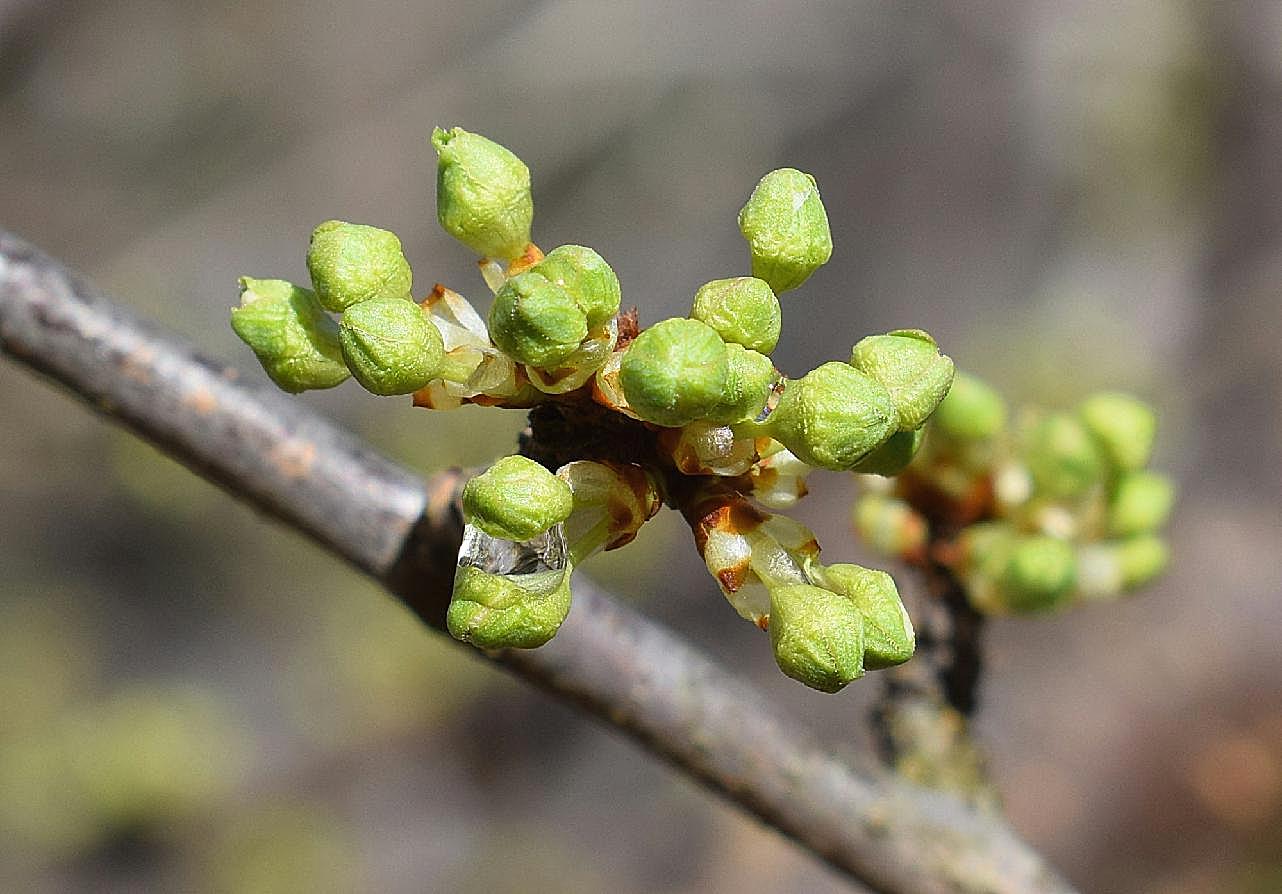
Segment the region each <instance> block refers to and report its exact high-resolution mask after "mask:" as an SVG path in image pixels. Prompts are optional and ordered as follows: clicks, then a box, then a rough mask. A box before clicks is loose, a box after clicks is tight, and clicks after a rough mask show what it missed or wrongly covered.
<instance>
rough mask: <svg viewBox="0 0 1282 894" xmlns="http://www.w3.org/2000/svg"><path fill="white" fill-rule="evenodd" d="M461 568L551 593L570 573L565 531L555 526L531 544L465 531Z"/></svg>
mask: <svg viewBox="0 0 1282 894" xmlns="http://www.w3.org/2000/svg"><path fill="white" fill-rule="evenodd" d="M458 563H459V565H470V566H472V567H475V568H480V569H481V570H482V571H486V572H488V573H490V574H498V575H502V576H503V577H506V578H507V579H508V580H510V581H512V582H513V583H515V584H517V585H518V586H521V587H524V588H525V589H528V590H533V591H536V592H550V591H551V590H553V589H555V588H556V587H557V586H558V585H559V584H560V583H561V579H562V578H563V576H564V574H565V573H566V571H567V570H568V569H569V564H570V563H569V551H568V550H567V549H566V544H565V529H564V527H563V526H562V525H553V526H552V527H551V528H549V529H548V530H547V531H546V532H544V533H542V534H540V535H539V536H537V537H535V538H533V539H531V540H523V541H520V542H518V541H515V540H503V539H501V538H498V537H491V536H490V535H489V534H486V533H485V532H484V531H482V530H481V529H480V528H476V527H473V526H472V525H466V526H465V527H464V528H463V545H462V547H460V548H459V554H458Z"/></svg>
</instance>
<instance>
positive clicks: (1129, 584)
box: [1116, 534, 1171, 590]
mask: <svg viewBox="0 0 1282 894" xmlns="http://www.w3.org/2000/svg"><path fill="white" fill-rule="evenodd" d="M1116 550H1117V553H1116V554H1117V562H1118V566H1119V567H1120V568H1121V573H1122V587H1123V588H1125V589H1127V590H1133V589H1135V588H1136V587H1142V586H1143V585H1144V584H1147V583H1149V582H1150V581H1152V580H1153V578H1155V577H1157V576H1158V575H1159V574H1161V573H1162V572H1163V571H1165V570H1166V566H1167V564H1168V563H1169V562H1170V560H1171V551H1170V548H1169V547H1168V546H1167V545H1166V541H1164V540H1163V539H1162V538H1160V537H1157V536H1155V535H1153V534H1142V535H1140V536H1139V537H1131V538H1128V539H1126V540H1123V541H1121V542H1120V543H1118V544H1117V546H1116Z"/></svg>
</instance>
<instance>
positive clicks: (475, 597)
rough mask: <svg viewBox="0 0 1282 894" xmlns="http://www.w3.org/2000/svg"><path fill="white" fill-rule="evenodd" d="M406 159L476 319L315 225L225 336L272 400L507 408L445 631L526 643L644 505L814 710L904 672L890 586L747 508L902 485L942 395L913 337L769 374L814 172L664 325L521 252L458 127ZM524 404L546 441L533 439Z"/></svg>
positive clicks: (467, 495) (369, 242) (942, 379)
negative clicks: (552, 435)
mask: <svg viewBox="0 0 1282 894" xmlns="http://www.w3.org/2000/svg"><path fill="white" fill-rule="evenodd" d="M432 145H433V146H434V147H435V149H436V151H437V153H438V156H439V163H438V169H437V212H438V214H437V216H438V218H439V221H440V223H441V225H442V227H444V229H445V230H446V231H447V232H449V233H450V234H451V235H452V236H454V237H455V238H456V239H458V240H459V241H460V242H462V243H463V244H464V245H466V246H468V247H469V248H471V249H472V250H473V251H475V252H476V253H477V254H478V255H480V260H479V262H478V265H479V268H480V272H481V275H482V278H483V280H484V281H485V283H486V285H487V286H488V287H489V289H490V291H491V292H493V301H492V303H491V305H490V308H489V311H488V314H487V315H486V316H485V317H482V315H481V314H480V313H478V312H477V310H476V308H475V307H474V306H473V305H472V304H471V302H469V301H468V300H467V299H466V298H464V297H463V296H462V295H460V294H459V293H458V292H456V291H453V290H451V289H448V288H446V287H445V286H443V285H439V284H438V285H436V286H435V287H434V288H433V289H432V290H431V292H430V293H429V294H428V296H427V297H426V298H425V299H424V300H422V301H421V302H416V301H415V300H414V299H413V297H412V276H411V272H410V268H409V264H408V263H407V262H406V260H405V257H404V255H403V254H402V252H401V245H400V242H399V240H398V239H397V238H396V236H395V235H393V234H392V233H389V232H387V231H384V230H379V229H376V228H374V227H369V226H364V225H360V224H350V223H343V222H339V221H329V222H327V223H324V224H321V226H319V227H317V229H316V231H315V232H314V233H313V235H312V241H311V246H310V248H309V250H308V253H307V265H308V270H309V271H310V273H311V278H312V285H313V289H312V290H309V289H305V288H302V287H299V286H295V285H292V284H290V283H287V282H282V281H278V280H268V281H264V280H253V279H243V280H242V281H241V284H242V296H241V302H242V303H241V306H240V307H237V308H235V309H234V310H233V311H232V326H233V327H234V328H235V330H236V332H237V333H238V334H239V335H240V336H241V338H242V339H244V340H245V341H246V342H247V343H248V344H249V346H250V347H251V348H252V349H253V350H254V352H255V354H257V356H258V358H259V360H260V361H261V362H262V364H263V367H264V368H265V369H266V371H267V373H268V375H270V376H271V378H272V379H273V380H274V381H275V382H276V383H277V384H278V385H280V387H282V388H284V389H285V390H287V391H302V390H305V389H309V388H328V387H332V386H334V385H338V384H339V383H341V382H342V381H343V380H345V379H346V378H347V377H348V375H349V373H350V375H351V376H353V377H355V378H356V380H357V381H358V382H359V383H360V384H361V385H362V386H364V387H365V388H366V389H368V390H369V391H372V392H374V393H375V394H384V395H391V394H409V395H412V396H413V401H414V403H415V404H416V405H417V406H422V407H427V408H431V409H452V408H454V407H458V406H460V405H461V404H464V403H472V404H479V405H484V406H501V407H522V408H532V412H531V420H532V422H531V433H530V435H529V436H528V438H527V445H526V447H527V448H528V449H525V450H524V451H523V452H524V453H525V454H526V455H523V456H511V457H507V458H505V459H502V460H500V461H499V462H497V463H495V464H494V465H493V466H492V467H490V469H488V470H487V471H486V472H484V473H483V474H481V475H479V476H477V477H475V478H473V479H472V480H471V481H470V482H469V483H468V484H467V486H466V488H465V489H464V492H463V501H462V502H463V514H464V521H465V523H466V526H465V532H464V539H463V545H462V548H461V550H460V553H459V560H458V569H457V574H456V578H455V583H454V593H453V600H452V603H451V605H450V608H449V612H448V618H447V620H448V626H449V629H450V632H451V633H452V634H453V635H454V636H455V637H457V638H459V639H461V640H465V641H468V642H471V643H473V644H475V645H477V646H479V647H481V648H487V649H488V648H508V647H517V648H532V647H537V646H540V645H542V644H543V643H545V642H547V641H548V640H549V639H550V638H551V637H552V636H553V635H554V634H555V633H556V631H557V629H558V628H559V626H560V625H561V623H562V621H563V620H564V619H565V618H566V616H567V613H568V611H569V608H570V601H571V592H570V575H571V573H572V571H573V570H574V568H576V567H577V566H578V565H579V564H581V563H582V562H583V561H585V560H586V559H588V558H589V557H590V556H592V555H593V554H595V553H597V552H602V551H606V550H611V549H615V548H617V547H620V546H623V545H625V544H626V543H628V542H630V541H631V540H632V539H633V538H634V537H635V536H636V534H637V531H638V529H639V528H640V527H641V525H642V524H643V523H644V522H645V521H646V520H647V519H649V518H650V517H652V516H653V515H654V514H655V513H656V512H657V511H658V509H659V507H660V506H661V505H663V504H665V503H666V504H667V505H670V506H672V507H673V508H675V509H678V510H679V511H681V512H682V514H683V515H684V517H685V518H686V519H687V520H688V521H689V523H690V525H691V529H692V531H693V532H694V535H695V542H696V544H697V546H698V548H699V551H700V553H701V555H702V556H703V559H704V561H705V563H706V565H707V567H708V570H709V572H710V573H711V574H712V576H713V578H714V579H715V580H716V582H717V585H718V586H719V587H720V589H721V591H722V592H723V593H724V594H725V596H726V598H727V599H728V600H729V602H730V604H731V605H732V606H733V607H734V608H735V609H736V610H737V611H738V612H739V614H740V615H742V616H743V617H744V618H746V619H748V620H749V621H751V622H752V623H754V624H756V625H758V626H759V627H761V628H762V629H763V630H768V631H769V632H770V639H771V643H772V645H773V649H774V654H775V657H776V660H777V662H778V664H779V666H780V668H782V669H783V671H784V672H785V673H787V674H788V675H789V676H791V677H794V678H795V679H798V680H800V681H802V682H804V683H806V684H807V685H809V686H812V687H814V688H817V689H822V690H826V691H836V690H838V689H840V688H841V687H843V686H844V685H845V684H846V683H848V682H850V681H851V680H853V679H855V678H857V677H859V676H860V675H861V674H862V673H863V672H864V670H865V669H873V668H880V667H887V666H890V665H893V664H897V663H900V662H903V661H905V660H907V659H908V658H909V657H910V656H911V655H912V652H913V644H914V639H913V630H912V624H911V622H910V621H909V620H908V616H907V614H906V613H905V611H904V609H903V605H902V603H901V601H900V599H899V594H898V592H897V590H896V588H895V584H894V582H893V581H892V580H891V578H890V576H889V575H887V574H885V573H884V572H881V571H874V570H870V569H866V568H861V567H859V566H856V565H833V566H829V567H825V566H824V565H822V564H821V563H820V562H819V546H818V544H817V542H816V541H815V538H814V535H813V534H812V533H811V532H810V531H809V530H807V529H806V528H805V527H804V526H802V525H801V524H799V523H797V522H795V521H793V520H791V519H788V518H785V517H783V516H778V515H772V514H770V513H768V512H767V511H765V508H772V509H786V508H788V507H790V506H791V505H792V504H794V503H796V501H797V500H798V499H800V498H801V497H802V496H804V495H805V492H806V484H805V482H806V475H807V473H808V472H809V471H810V470H811V468H814V467H819V468H824V469H830V470H836V471H855V472H868V473H875V474H881V475H891V474H894V473H895V472H897V471H899V470H900V469H902V468H903V467H904V466H905V465H906V464H907V463H908V461H909V460H910V459H911V458H912V455H913V453H914V452H915V451H916V449H917V448H918V446H919V445H920V443H921V434H922V426H923V425H924V423H925V422H926V420H927V418H928V417H929V416H930V414H931V413H932V412H933V411H934V410H935V408H936V407H937V406H938V405H939V403H940V401H941V400H942V399H943V397H944V395H945V394H946V393H947V392H948V389H949V386H950V384H951V382H952V378H953V364H952V361H951V360H949V359H948V358H947V357H945V356H943V355H941V354H940V352H939V350H938V348H937V347H936V345H935V342H934V340H933V339H932V338H931V337H930V336H929V335H928V334H926V333H925V332H922V331H921V330H916V329H905V330H897V331H895V332H891V333H889V334H886V335H876V336H870V337H868V338H865V339H863V340H862V341H860V342H859V343H858V344H856V345H855V347H854V350H853V352H852V354H851V356H850V358H849V361H847V362H830V363H824V364H822V365H821V366H819V367H818V368H816V369H814V370H811V371H810V372H808V373H806V374H805V375H803V376H801V377H799V378H792V379H790V378H788V377H786V376H784V375H783V374H782V373H780V371H779V370H778V369H776V368H775V366H774V363H773V362H772V361H771V360H770V356H769V355H770V352H771V351H773V350H774V347H775V345H776V343H777V342H778V340H779V336H780V331H781V322H782V315H781V309H780V304H779V299H778V295H779V294H781V293H783V292H785V291H787V290H791V289H795V288H796V287H798V286H800V285H801V284H802V283H804V282H805V281H806V280H807V278H809V276H810V275H811V274H812V273H813V272H814V271H815V270H816V269H818V268H819V267H820V266H821V265H823V264H824V263H825V262H827V260H828V258H829V256H830V255H831V253H832V238H831V234H830V232H829V228H828V218H827V214H826V212H825V210H824V207H823V203H822V202H821V200H820V197H819V191H818V188H817V186H816V184H815V181H814V178H813V177H811V176H810V175H809V174H805V173H802V172H801V171H797V170H793V169H791V168H784V169H780V170H776V171H772V172H771V173H769V174H767V175H766V176H765V177H763V178H762V180H761V181H760V183H758V184H757V186H756V188H755V190H754V191H753V192H752V194H751V196H750V197H749V199H748V201H747V203H746V204H745V205H744V207H743V209H742V210H741V211H740V213H739V228H740V230H741V232H742V233H743V236H744V238H745V239H746V240H747V242H748V246H749V252H750V256H751V270H752V275H751V276H740V277H734V278H728V279H718V280H714V281H712V282H709V283H707V284H706V285H704V286H703V287H702V288H700V289H699V290H698V291H697V293H696V294H695V296H694V300H693V305H692V308H691V312H690V315H689V317H685V318H674V319H667V320H662V321H660V322H658V323H655V324H654V325H652V326H650V327H648V328H646V329H639V328H638V327H637V325H636V317H635V312H632V313H628V314H623V315H620V313H619V310H620V305H621V297H622V296H621V290H620V286H619V281H618V279H617V277H616V276H615V274H614V271H613V270H612V269H611V268H610V266H609V265H608V264H607V263H606V262H605V260H604V259H603V258H602V257H601V256H600V255H599V254H597V253H596V252H595V251H593V250H592V249H591V248H587V247H585V246H581V245H562V246H560V247H559V248H556V249H553V250H552V251H549V252H547V253H546V254H544V253H543V252H542V251H541V250H540V249H539V248H538V247H537V246H535V245H534V244H533V243H532V242H531V241H530V231H531V225H532V222H533V213H534V212H533V207H534V206H533V202H532V199H531V193H530V174H529V171H528V169H527V168H526V166H525V165H524V164H523V163H522V162H521V161H520V159H518V158H517V157H516V156H515V155H513V154H512V153H511V152H510V151H508V150H507V149H505V148H503V147H502V146H499V145H498V144H496V143H494V142H492V141H490V140H488V139H486V138H484V137H482V136H479V135H477V134H472V133H468V132H467V131H464V130H462V129H459V128H455V129H453V130H449V131H445V130H439V129H438V130H436V131H435V132H434V134H433V135H432ZM327 312H328V313H327ZM330 314H341V318H340V319H338V320H337V322H336V321H335V320H334V318H333V317H332V316H331V315H330ZM549 408H551V409H553V410H555V411H556V412H557V413H559V414H560V416H559V417H558V418H559V419H560V420H561V422H562V423H563V425H562V427H563V428H568V429H569V430H570V432H571V433H570V435H569V437H568V438H563V440H565V441H568V444H569V446H568V447H565V445H564V444H563V445H562V448H561V449H557V450H549V449H548V448H547V445H546V444H541V443H540V439H541V437H544V436H545V435H546V432H542V431H540V429H539V426H538V424H537V423H536V420H537V419H540V418H542V417H541V416H540V415H539V414H540V413H541V412H545V411H548V410H549ZM527 457H533V458H527ZM535 460H538V461H535ZM762 507H765V508H762Z"/></svg>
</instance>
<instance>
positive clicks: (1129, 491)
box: [1108, 471, 1175, 537]
mask: <svg viewBox="0 0 1282 894" xmlns="http://www.w3.org/2000/svg"><path fill="white" fill-rule="evenodd" d="M1174 502H1175V485H1173V484H1172V483H1171V479H1169V478H1167V477H1166V476H1165V475H1159V474H1158V473H1156V472H1147V471H1140V472H1128V473H1126V474H1125V475H1122V476H1121V478H1119V479H1118V481H1117V484H1116V485H1115V486H1114V489H1113V495H1112V497H1111V498H1110V500H1109V504H1108V533H1109V535H1110V536H1113V537H1129V536H1130V535H1132V534H1147V533H1149V532H1150V531H1156V530H1157V529H1158V528H1160V527H1162V525H1164V524H1166V519H1167V518H1168V517H1169V516H1170V514H1171V506H1172V504H1173V503H1174Z"/></svg>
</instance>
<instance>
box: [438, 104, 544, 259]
mask: <svg viewBox="0 0 1282 894" xmlns="http://www.w3.org/2000/svg"><path fill="white" fill-rule="evenodd" d="M432 147H433V148H434V149H435V150H436V154H437V155H438V156H440V158H439V160H438V162H437V166H436V217H437V219H438V220H439V221H440V222H441V227H442V228H444V230H445V232H447V233H449V234H450V235H451V236H453V237H454V238H455V239H457V240H458V241H459V242H462V243H463V244H464V245H466V246H467V247H468V248H470V249H472V250H473V251H474V252H476V253H477V254H479V255H481V256H482V257H486V258H496V259H499V260H503V261H510V260H512V259H513V258H516V257H520V255H521V253H522V252H524V251H525V247H526V246H527V245H529V244H530V225H531V224H532V223H533V221H534V200H533V199H532V198H531V197H530V169H529V168H527V167H526V166H525V163H524V162H522V161H521V159H519V158H517V157H516V156H515V155H513V154H512V153H511V152H509V151H508V150H507V149H504V148H503V147H502V146H500V145H499V144H498V143H495V142H493V141H492V140H487V139H486V138H485V137H483V136H481V135H480V134H474V133H468V132H467V131H466V130H463V128H461V127H455V128H452V129H450V130H442V129H441V128H439V127H438V128H436V129H435V130H433V131H432Z"/></svg>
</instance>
